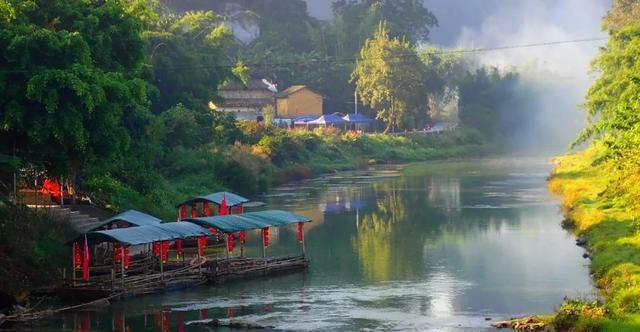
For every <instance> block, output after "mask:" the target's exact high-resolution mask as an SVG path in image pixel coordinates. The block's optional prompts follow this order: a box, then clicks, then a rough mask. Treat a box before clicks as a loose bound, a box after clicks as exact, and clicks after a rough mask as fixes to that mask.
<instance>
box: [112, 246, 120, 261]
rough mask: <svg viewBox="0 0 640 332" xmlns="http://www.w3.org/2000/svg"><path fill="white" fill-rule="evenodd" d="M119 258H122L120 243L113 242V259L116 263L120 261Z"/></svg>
mask: <svg viewBox="0 0 640 332" xmlns="http://www.w3.org/2000/svg"><path fill="white" fill-rule="evenodd" d="M121 260H122V251H120V244H119V243H114V244H113V261H114V262H116V263H120V261H121Z"/></svg>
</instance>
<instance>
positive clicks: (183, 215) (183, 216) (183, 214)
mask: <svg viewBox="0 0 640 332" xmlns="http://www.w3.org/2000/svg"><path fill="white" fill-rule="evenodd" d="M180 219H187V206H186V205H183V206H181V207H180Z"/></svg>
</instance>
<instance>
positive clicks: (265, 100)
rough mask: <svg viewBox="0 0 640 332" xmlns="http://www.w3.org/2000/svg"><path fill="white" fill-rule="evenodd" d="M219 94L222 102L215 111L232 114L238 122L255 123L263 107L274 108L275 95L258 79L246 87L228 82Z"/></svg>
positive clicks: (251, 81)
mask: <svg viewBox="0 0 640 332" xmlns="http://www.w3.org/2000/svg"><path fill="white" fill-rule="evenodd" d="M219 94H220V96H221V97H222V98H224V101H223V102H222V104H221V105H220V106H218V108H217V109H218V110H219V111H223V112H229V113H233V114H234V115H235V116H236V119H238V120H252V121H255V120H257V119H258V117H259V116H261V115H262V110H263V109H264V108H265V107H267V106H269V105H271V106H272V107H275V97H276V94H275V93H274V92H272V91H271V90H269V89H268V86H267V85H266V84H264V83H263V82H262V80H259V79H251V80H250V81H249V82H247V85H246V86H243V85H242V84H239V83H236V82H229V83H227V85H226V86H224V87H223V88H222V89H221V90H220V92H219Z"/></svg>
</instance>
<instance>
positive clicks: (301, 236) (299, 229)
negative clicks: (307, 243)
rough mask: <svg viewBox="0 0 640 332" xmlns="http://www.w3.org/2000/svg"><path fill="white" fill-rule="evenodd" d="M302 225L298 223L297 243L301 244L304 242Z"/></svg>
mask: <svg viewBox="0 0 640 332" xmlns="http://www.w3.org/2000/svg"><path fill="white" fill-rule="evenodd" d="M302 225H303V224H302V223H301V222H299V223H298V242H299V243H302V242H303V241H304V230H303V229H302Z"/></svg>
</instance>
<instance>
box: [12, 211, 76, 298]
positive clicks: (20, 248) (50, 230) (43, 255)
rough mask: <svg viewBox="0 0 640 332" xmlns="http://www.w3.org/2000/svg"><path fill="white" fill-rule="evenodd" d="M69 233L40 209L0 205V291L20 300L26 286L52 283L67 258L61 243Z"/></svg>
mask: <svg viewBox="0 0 640 332" xmlns="http://www.w3.org/2000/svg"><path fill="white" fill-rule="evenodd" d="M72 235H73V230H72V229H71V226H70V225H68V224H67V223H66V222H65V221H64V220H59V219H56V218H53V217H51V216H49V215H47V214H46V213H45V211H43V210H42V209H40V210H39V211H35V210H33V209H29V208H27V207H24V206H17V207H15V206H10V205H2V204H0V284H1V285H2V286H1V288H0V290H1V291H3V292H6V293H9V294H11V295H13V296H16V297H17V298H18V299H19V300H22V299H23V298H24V296H25V295H27V294H28V290H30V289H34V288H41V287H46V286H52V285H53V283H52V282H53V281H56V280H59V278H60V275H61V274H60V270H59V268H61V267H62V266H66V265H67V264H66V263H67V262H68V260H69V249H68V247H65V246H64V243H65V242H66V241H67V240H68V239H69V238H71V236H72Z"/></svg>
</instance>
